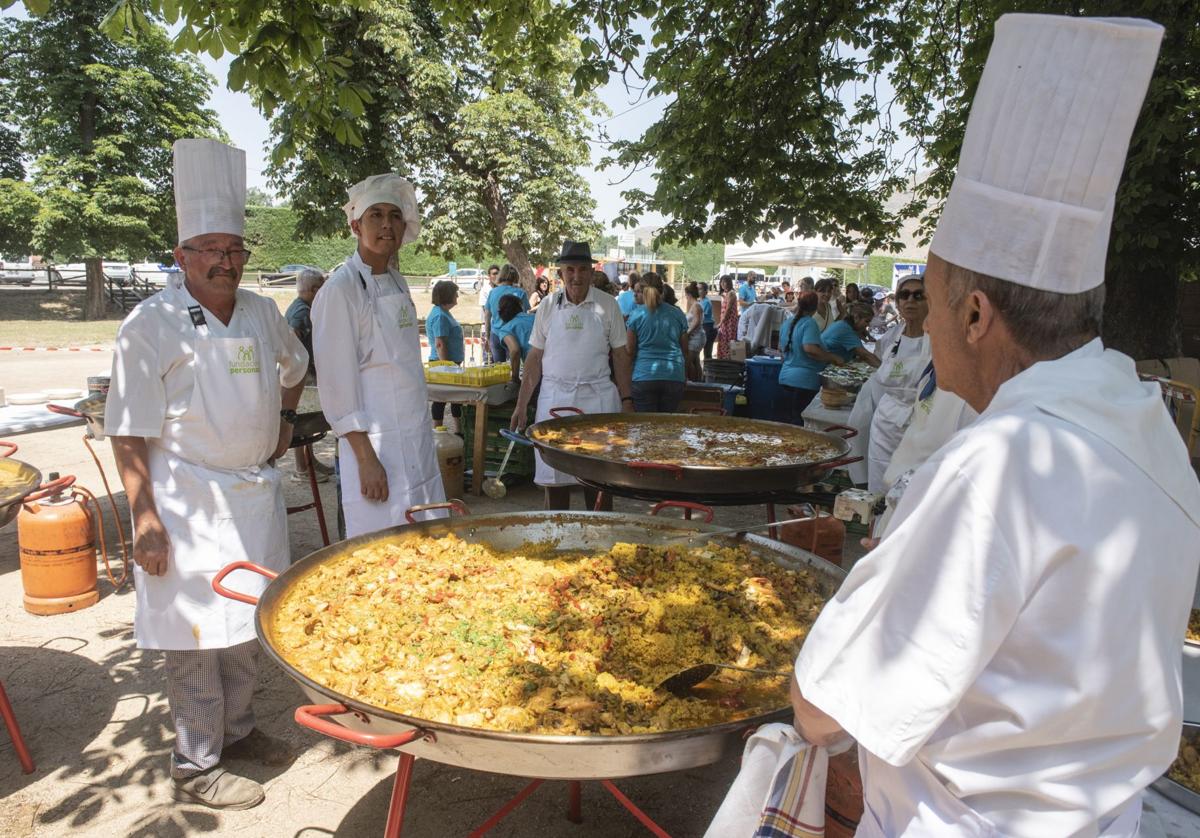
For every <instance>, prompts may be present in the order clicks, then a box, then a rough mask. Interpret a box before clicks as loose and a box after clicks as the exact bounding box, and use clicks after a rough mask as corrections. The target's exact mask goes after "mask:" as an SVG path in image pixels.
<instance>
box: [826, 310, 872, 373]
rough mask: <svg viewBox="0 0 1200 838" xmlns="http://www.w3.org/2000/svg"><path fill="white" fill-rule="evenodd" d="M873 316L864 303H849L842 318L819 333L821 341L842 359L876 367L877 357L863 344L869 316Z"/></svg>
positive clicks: (869, 321)
mask: <svg viewBox="0 0 1200 838" xmlns="http://www.w3.org/2000/svg"><path fill="white" fill-rule="evenodd" d="M874 316H875V311H874V310H873V309H872V308H871V306H869V305H867V304H866V303H851V304H850V305H849V306H848V307H847V309H846V313H845V314H844V315H842V319H841V320H838V321H837V322H836V323H833V324H831V325H830V326H829V327H828V328H827V329H825V331H824V332H823V333H822V334H821V343H822V344H823V345H824V347H825V348H826V349H827V350H828V351H830V352H832V353H833V354H834V355H837V356H838V357H839V358H841V359H842V360H843V361H853V360H859V361H865V362H867V363H868V364H870V365H871V366H873V367H878V366H879V359H878V358H876V357H875V355H874V354H873V353H871V352H870V351H869V350H868V349H867V348H866V347H864V346H863V338H864V337H866V336H867V327H868V326H870V325H871V318H873V317H874Z"/></svg>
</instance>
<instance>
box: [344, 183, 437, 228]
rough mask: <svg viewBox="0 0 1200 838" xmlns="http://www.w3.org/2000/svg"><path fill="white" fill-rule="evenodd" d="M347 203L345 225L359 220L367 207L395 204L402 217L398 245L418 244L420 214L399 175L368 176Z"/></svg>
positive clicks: (413, 194)
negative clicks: (400, 235) (403, 225)
mask: <svg viewBox="0 0 1200 838" xmlns="http://www.w3.org/2000/svg"><path fill="white" fill-rule="evenodd" d="M349 194H350V200H349V201H348V202H347V203H346V205H345V206H344V207H342V209H344V210H345V211H346V221H347V223H349V222H351V221H354V220H355V219H358V218H362V214H363V213H364V212H366V211H367V208H368V207H371V206H374V205H375V204H394V205H395V206H397V207H399V208H400V211H401V212H402V213H404V223H405V227H404V235H403V236H402V237H401V241H400V244H402V245H405V244H408V243H409V242H413V241H416V240H417V236H419V235H420V234H421V212H420V209H419V208H418V207H417V192H416V190H415V189H413V185H412V184H411V183H409V182H408V181H407V180H405V179H404V178H402V177H400V175H393V174H390V173H389V174H383V175H371V176H370V177H369V178H366V179H365V180H361V181H359V182H358V183H356V184H354V185H353V186H351V187H350V193H349Z"/></svg>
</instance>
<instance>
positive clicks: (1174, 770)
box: [1167, 729, 1200, 794]
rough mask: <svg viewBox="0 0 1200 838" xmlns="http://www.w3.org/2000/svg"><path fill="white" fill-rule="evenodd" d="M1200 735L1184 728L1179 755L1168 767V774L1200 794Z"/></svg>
mask: <svg viewBox="0 0 1200 838" xmlns="http://www.w3.org/2000/svg"><path fill="white" fill-rule="evenodd" d="M1198 740H1200V737H1198V736H1196V735H1194V734H1189V733H1188V731H1187V729H1185V730H1184V733H1183V738H1182V739H1181V740H1180V741H1179V756H1178V757H1177V758H1176V759H1175V762H1173V763H1171V767H1170V768H1169V769H1167V776H1168V777H1170V778H1171V779H1172V780H1174V781H1175V782H1177V783H1179V784H1180V785H1181V786H1186V787H1187V788H1189V789H1191V790H1192V791H1194V792H1196V794H1200V741H1198Z"/></svg>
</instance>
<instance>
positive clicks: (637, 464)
mask: <svg viewBox="0 0 1200 838" xmlns="http://www.w3.org/2000/svg"><path fill="white" fill-rule="evenodd" d="M625 465H627V466H629V467H630V468H631V469H633V470H634V471H636V472H639V473H640V472H643V471H648V470H657V471H669V472H671V473H672V474H674V475H675V479H676V480H682V479H683V469H682V468H681V467H679V466H677V465H674V464H672V463H648V462H645V461H643V460H630V461H629V462H628V463H626V464H625Z"/></svg>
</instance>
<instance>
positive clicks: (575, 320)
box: [566, 314, 583, 330]
mask: <svg viewBox="0 0 1200 838" xmlns="http://www.w3.org/2000/svg"><path fill="white" fill-rule="evenodd" d="M566 328H568V329H576V330H582V329H583V318H581V317H580V316H579V315H578V314H572V315H571V316H570V317H568V318H567V325H566Z"/></svg>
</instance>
